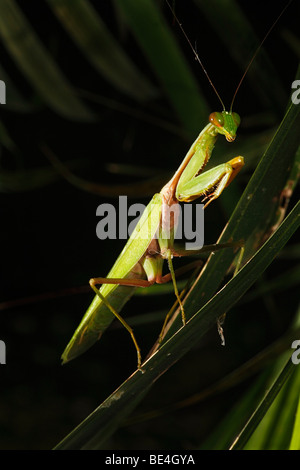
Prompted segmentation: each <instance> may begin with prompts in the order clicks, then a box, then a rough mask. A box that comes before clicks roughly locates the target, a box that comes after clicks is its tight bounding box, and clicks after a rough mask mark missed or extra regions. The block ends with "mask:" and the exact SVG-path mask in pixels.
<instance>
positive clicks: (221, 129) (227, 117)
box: [209, 111, 241, 142]
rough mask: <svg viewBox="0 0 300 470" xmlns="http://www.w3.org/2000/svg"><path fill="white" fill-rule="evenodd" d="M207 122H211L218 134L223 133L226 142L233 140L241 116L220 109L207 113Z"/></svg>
mask: <svg viewBox="0 0 300 470" xmlns="http://www.w3.org/2000/svg"><path fill="white" fill-rule="evenodd" d="M209 122H210V123H211V124H213V126H214V127H215V128H216V131H217V132H218V133H219V134H223V135H225V137H226V140H227V141H228V142H233V141H234V140H235V137H236V131H237V128H238V127H239V125H240V122H241V118H240V116H239V115H238V114H237V113H234V112H231V111H230V112H228V111H222V112H214V113H211V114H210V115H209Z"/></svg>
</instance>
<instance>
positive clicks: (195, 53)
mask: <svg viewBox="0 0 300 470" xmlns="http://www.w3.org/2000/svg"><path fill="white" fill-rule="evenodd" d="M165 1H166V3H167V5H168V7H169V8H170V10H171V12H172V14H173V15H174V18H175V21H176V22H177V24H178V26H179V27H180V29H181V31H182V33H183V35H184V37H185V39H186V40H187V42H188V44H189V46H190V48H191V49H192V51H193V53H194V55H195V58H196V60H197V62H198V63H199V64H200V65H201V68H202V70H203V72H204V73H205V75H206V77H207V79H208V81H209V83H210V85H211V86H212V88H213V90H214V92H215V94H216V95H217V97H218V98H219V101H220V103H221V104H222V106H223V111H225V106H224V103H223V101H222V99H221V97H220V95H219V93H218V91H217V89H216V87H215V85H214V84H213V82H212V80H211V78H210V76H209V75H208V73H207V71H206V69H205V67H204V65H203V63H202V61H201V59H200V57H199V55H198V53H197V51H196V50H195V48H194V47H193V45H192V43H191V41H190V38H189V37H188V35H187V34H186V32H185V30H184V28H183V26H182V24H181V23H180V21H179V19H178V18H177V16H176V14H175V12H174V10H173V8H172V7H171V5H170V3H169V0H165ZM292 1H293V0H290V1H289V2H288V3H287V4H286V6H285V7H284V8H283V10H282V12H281V13H280V15H279V16H278V17H277V19H276V20H275V21H274V23H273V24H272V26H271V27H270V28H269V30H268V32H267V33H266V35H265V37H264V38H263V40H262V41H261V43H260V45H259V46H258V48H257V49H256V51H255V52H254V54H253V56H252V58H251V60H250V62H249V63H248V65H247V67H246V69H245V72H244V73H243V75H242V78H241V79H240V81H239V83H238V86H237V87H236V90H235V92H234V95H233V98H232V101H231V105H230V112H232V107H233V103H234V101H235V98H236V95H237V92H238V91H239V89H240V87H241V84H242V83H243V81H244V78H245V76H246V75H247V73H248V70H249V69H250V67H251V65H252V63H253V61H254V59H255V57H256V56H257V54H258V52H259V51H260V49H261V47H262V45H263V44H264V42H265V41H266V39H267V37H268V36H269V34H270V33H271V31H272V30H273V28H274V27H275V26H276V24H277V22H278V21H279V20H280V18H281V16H282V15H283V13H284V12H285V10H286V9H287V8H288V7H289V5H290V4H291V3H292Z"/></svg>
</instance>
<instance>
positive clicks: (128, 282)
mask: <svg viewBox="0 0 300 470" xmlns="http://www.w3.org/2000/svg"><path fill="white" fill-rule="evenodd" d="M98 284H118V285H125V286H131V287H148V286H149V285H151V284H152V283H151V282H149V281H146V280H144V279H109V278H102V277H98V278H93V279H90V286H91V288H92V289H93V291H94V292H95V294H96V295H97V296H98V297H99V298H100V299H101V300H102V302H103V303H104V304H105V305H106V307H107V308H108V309H109V310H110V311H111V312H112V313H113V315H114V316H115V317H116V318H117V319H118V320H119V321H120V322H121V323H122V325H123V326H124V327H125V328H126V330H127V331H128V333H129V334H130V336H131V339H132V341H133V344H134V347H135V349H136V353H137V368H138V369H139V370H142V368H141V364H142V356H141V350H140V347H139V345H138V342H137V340H136V338H135V335H134V333H133V329H132V328H131V326H129V325H128V323H127V322H126V321H125V320H124V318H123V317H121V315H120V314H119V313H118V312H117V311H116V309H115V308H114V307H113V306H112V305H111V304H110V303H109V301H108V300H107V299H106V298H105V297H104V296H103V295H102V294H101V292H100V290H99V289H98V288H97V287H96V285H98Z"/></svg>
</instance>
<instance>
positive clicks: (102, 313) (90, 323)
mask: <svg viewBox="0 0 300 470" xmlns="http://www.w3.org/2000/svg"><path fill="white" fill-rule="evenodd" d="M161 206H162V199H161V195H160V194H155V195H154V196H153V198H152V199H151V201H150V202H149V204H148V206H147V207H146V208H145V210H144V212H143V214H142V217H141V218H140V220H139V222H138V223H137V225H136V227H135V229H134V231H133V233H132V235H131V237H130V238H129V240H128V241H127V243H126V245H125V247H124V248H123V250H122V252H121V254H120V255H119V257H118V258H117V260H116V262H115V264H114V265H113V267H112V269H111V270H110V272H109V273H108V276H107V277H108V278H117V279H119V278H129V277H135V278H143V277H145V273H143V272H140V273H139V274H134V273H133V269H134V267H135V266H136V264H137V263H138V262H139V260H140V259H141V258H142V256H143V255H144V254H145V252H146V250H147V248H148V246H149V243H150V242H151V240H152V239H153V238H154V235H155V232H156V231H157V228H158V226H159V223H160V218H161ZM135 289H136V287H128V286H120V285H118V284H103V285H102V287H101V289H100V292H101V294H102V295H103V296H104V297H105V298H106V299H107V301H108V302H109V303H110V305H111V306H112V307H113V308H114V309H115V310H116V311H117V312H120V311H121V309H122V308H123V306H124V304H125V303H126V302H127V301H128V300H129V299H130V297H131V296H132V295H133V293H134V291H135ZM114 318H115V317H114V315H113V313H112V312H111V311H110V310H109V308H108V307H107V306H106V305H105V303H104V302H103V301H102V300H101V299H100V297H99V296H97V295H96V296H95V298H94V300H93V301H92V303H91V305H90V306H89V308H88V309H87V311H86V313H85V315H84V317H83V318H82V320H81V322H80V324H79V326H78V328H77V329H76V331H75V333H74V335H73V337H72V339H71V341H70V342H69V344H68V346H67V347H66V349H65V351H64V352H63V354H62V361H63V364H64V363H65V362H68V361H70V360H71V359H74V358H75V357H77V356H79V355H80V354H82V353H83V352H84V351H86V350H87V349H89V348H90V347H91V346H92V345H93V344H94V343H95V342H96V341H97V340H98V339H99V338H100V336H101V334H102V333H103V332H104V331H105V330H106V328H107V327H108V326H109V325H110V324H111V322H112V321H113V319H114Z"/></svg>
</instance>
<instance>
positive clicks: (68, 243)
mask: <svg viewBox="0 0 300 470" xmlns="http://www.w3.org/2000/svg"><path fill="white" fill-rule="evenodd" d="M91 3H92V4H93V5H94V6H95V8H96V9H97V10H98V12H99V15H101V17H102V19H103V20H104V21H105V23H106V24H107V25H109V27H110V29H111V31H112V32H113V34H114V35H115V37H116V39H117V40H118V41H119V42H120V43H121V44H122V46H123V47H124V49H125V50H127V51H128V54H129V55H130V56H131V57H132V58H133V60H134V61H136V63H137V64H138V66H139V68H141V70H143V72H144V73H145V74H147V75H148V76H149V78H150V79H151V80H152V81H153V82H154V83H155V84H156V85H157V86H158V88H159V84H158V83H157V82H156V78H155V76H154V75H153V72H152V71H151V68H150V66H149V65H148V63H147V62H146V60H145V58H144V56H143V54H142V52H141V51H140V50H139V48H138V46H137V45H136V44H135V42H134V39H133V38H132V36H131V35H130V32H127V34H125V35H124V34H123V33H122V32H121V31H120V28H119V24H118V21H117V18H116V15H115V10H114V8H113V2H96V1H94V2H91ZM162 3H163V2H161V4H162ZM183 3H184V7H183ZM187 4H188V7H187ZM239 4H240V6H241V7H242V8H243V10H244V11H245V12H246V14H247V17H248V18H249V21H250V22H251V24H252V26H253V27H254V28H255V30H256V32H257V35H258V37H259V38H262V37H263V36H264V35H265V33H266V31H267V30H268V28H269V26H270V25H271V24H272V22H273V21H274V20H275V19H276V17H277V16H278V13H279V12H280V11H281V8H282V5H284V4H285V2H276V9H275V5H274V2H253V1H252V2H246V1H241V2H239ZM18 5H19V6H20V8H21V9H22V11H23V12H24V14H25V15H26V17H27V18H28V20H29V21H30V23H31V25H32V27H33V28H34V30H35V31H36V32H37V34H38V35H39V37H40V39H41V40H42V41H43V43H44V44H45V45H46V46H47V48H48V49H49V50H50V51H51V53H52V55H53V57H54V58H55V61H56V62H57V64H58V65H59V67H60V68H61V69H62V71H63V73H64V74H65V75H66V76H67V77H68V79H69V81H70V82H71V83H72V85H73V86H74V88H75V89H76V90H79V89H80V90H81V89H83V90H86V91H88V92H91V93H94V94H96V95H100V96H102V97H103V96H104V97H106V98H110V99H112V100H114V101H116V102H119V103H121V104H122V105H126V106H128V108H129V109H134V110H136V111H137V112H139V113H141V112H142V113H145V114H146V115H149V116H151V117H153V124H150V123H149V122H145V121H144V120H143V119H142V118H138V119H137V118H135V117H134V116H132V115H131V114H130V113H129V112H128V113H126V112H120V111H118V110H116V109H113V108H111V107H109V106H103V105H101V104H97V103H96V102H94V101H90V100H85V103H86V105H87V106H88V107H90V109H92V110H93V111H94V112H95V114H96V115H97V122H95V123H81V122H74V121H71V120H67V119H64V118H62V117H61V116H59V115H57V114H55V113H54V112H53V111H51V110H50V109H49V108H47V107H46V106H38V107H37V109H36V110H34V111H32V112H30V113H19V112H16V111H14V110H11V109H10V107H9V102H7V106H4V105H2V106H1V109H0V112H1V119H2V121H3V122H4V124H5V126H6V128H7V129H9V132H10V135H11V137H12V139H13V140H14V142H15V143H16V145H17V148H18V151H17V152H16V153H12V152H9V151H8V150H7V149H6V148H5V147H4V146H2V148H1V155H0V157H1V160H0V163H1V169H2V170H4V171H9V170H11V171H17V170H20V169H27V170H33V169H37V168H38V169H42V170H47V169H51V164H50V163H49V161H48V160H47V158H46V156H45V155H44V154H43V153H42V152H41V149H40V143H41V142H44V143H46V144H47V145H48V146H49V147H50V148H51V149H52V150H53V151H54V152H55V154H56V155H57V156H58V157H59V158H60V159H61V160H62V161H64V162H71V164H72V165H74V168H75V170H74V173H76V174H79V175H80V176H81V177H84V178H86V179H88V180H90V181H93V182H95V183H105V184H111V185H113V184H121V183H124V182H125V183H128V184H130V183H132V182H136V181H139V180H140V179H141V176H140V175H138V176H134V175H122V174H121V175H115V174H111V173H110V172H109V171H108V167H107V163H108V162H111V163H120V164H123V163H126V164H131V165H135V166H136V167H138V168H139V169H144V173H145V176H146V177H147V175H148V169H149V171H150V169H151V171H153V172H155V173H156V174H158V175H161V174H163V175H164V174H166V180H167V178H168V174H169V172H170V174H172V172H173V171H175V169H176V168H177V166H178V165H179V163H180V162H181V159H182V158H183V155H184V154H185V152H186V151H187V149H188V147H189V145H190V142H189V141H186V140H185V139H183V138H182V137H180V135H178V136H174V135H173V134H171V133H168V132H167V131H166V130H165V129H162V128H161V126H160V125H159V119H160V118H163V119H166V120H168V121H169V122H171V123H172V124H174V125H176V126H178V128H180V123H179V122H178V120H177V118H176V116H175V115H174V112H173V111H172V109H171V107H170V105H169V103H168V101H167V99H166V97H165V96H164V94H163V92H161V94H160V95H159V96H158V98H157V99H156V100H155V101H153V102H151V103H147V104H144V105H141V104H140V105H138V104H137V103H136V102H133V101H131V100H130V98H128V97H125V96H124V95H123V94H121V93H120V92H119V91H118V90H116V89H115V88H113V87H112V86H111V85H110V83H108V82H107V81H105V80H104V79H103V78H101V76H100V75H99V74H98V73H97V72H95V70H94V69H93V68H92V66H91V65H90V64H89V63H88V62H87V61H86V60H85V57H84V56H83V55H82V54H81V52H80V51H79V50H78V49H77V47H76V46H75V45H74V44H73V42H72V41H71V39H70V38H69V37H68V35H67V34H66V32H65V31H64V29H63V28H62V26H61V25H60V23H59V22H58V20H57V19H56V18H55V16H54V15H53V14H52V12H51V10H50V8H49V7H48V6H47V4H46V3H44V2H33V1H28V2H18ZM297 6H298V5H297V2H294V4H292V5H291V7H290V8H289V10H288V11H287V12H286V14H285V15H284V16H283V17H282V19H281V20H280V24H279V25H278V26H277V27H276V28H275V30H274V31H273V32H272V33H271V35H270V37H269V38H268V40H267V43H266V46H265V47H266V49H267V52H268V54H269V55H270V57H271V59H272V61H273V63H274V66H275V68H276V71H277V73H278V76H279V78H280V80H281V81H282V84H283V86H284V87H285V88H286V90H287V97H288V95H289V93H290V87H291V83H292V81H293V79H294V76H295V72H296V68H297V58H296V56H295V53H294V52H293V51H292V50H291V48H290V47H289V45H288V44H287V42H286V41H285V40H284V39H283V35H282V31H284V30H285V29H290V30H292V31H293V30H294V32H295V31H297V28H298V18H299V17H298V16H297V15H296V10H297ZM162 7H163V9H164V14H165V16H166V18H167V21H168V22H169V24H170V27H171V28H174V34H176V37H177V40H178V42H179V43H180V44H181V45H182V48H183V50H184V54H185V55H186V57H187V60H188V62H189V64H190V67H192V68H193V69H194V71H195V75H196V77H197V80H199V83H200V84H201V87H202V88H203V89H204V90H205V93H206V96H207V100H208V102H209V103H210V105H211V108H212V109H211V110H212V111H213V110H215V109H216V108H217V109H218V107H219V104H218V102H217V100H216V97H215V95H214V93H213V91H212V89H211V88H210V86H209V84H208V83H207V82H206V79H205V77H204V74H203V72H202V71H201V69H200V67H199V65H198V64H197V63H196V62H195V61H194V59H193V54H192V52H191V51H190V49H189V47H188V46H187V44H186V43H185V40H184V39H183V37H182V35H181V34H180V32H179V31H178V29H177V28H176V27H175V25H172V18H171V15H170V12H169V11H168V9H167V8H166V7H165V6H164V5H162ZM176 11H177V15H178V17H179V18H180V20H181V21H182V23H183V25H184V27H185V30H186V32H187V34H188V35H189V37H190V38H191V41H192V42H193V43H194V42H195V41H196V42H197V49H198V52H199V53H200V49H201V57H202V58H203V61H204V63H205V66H206V68H207V69H208V70H209V73H210V75H211V77H212V78H213V80H214V83H215V86H216V87H217V89H218V90H220V93H221V95H222V98H223V100H224V101H225V103H230V101H231V98H232V95H233V92H234V89H235V86H236V84H237V83H238V81H239V79H240V77H241V71H240V70H239V69H238V68H237V66H236V65H235V64H234V63H233V62H232V61H231V59H230V57H229V55H228V54H227V51H226V48H225V47H224V46H223V45H222V43H220V39H219V38H218V37H217V36H216V35H215V34H214V33H212V31H211V29H210V26H209V25H208V24H207V22H206V21H205V19H204V18H201V16H200V15H199V10H197V9H196V8H195V6H194V5H193V3H192V2H187V1H185V2H179V1H178V2H176ZM224 34H226V31H224ZM237 40H238V39H237ZM0 51H1V64H2V66H3V67H4V68H5V69H6V70H7V71H8V72H9V73H10V74H11V76H13V78H14V81H15V83H16V84H17V85H18V88H19V90H20V91H21V92H22V93H23V94H24V95H25V96H26V97H27V98H28V99H29V100H31V101H32V102H36V101H38V98H37V97H36V96H35V95H34V92H33V91H32V89H31V88H30V85H29V84H28V82H27V81H26V80H25V79H24V77H23V76H22V74H21V73H20V71H19V70H18V68H17V67H16V65H15V64H14V61H13V59H12V58H11V57H10V55H9V53H8V51H7V50H6V48H5V47H4V45H3V43H1V44H0ZM0 78H1V77H0ZM270 86H272V84H271V83H270ZM262 107H263V105H262V104H261V103H260V102H259V100H258V99H257V98H256V96H255V95H254V94H252V92H251V88H250V87H249V85H248V83H247V81H245V82H244V84H243V86H242V87H241V89H240V91H239V94H238V97H237V100H236V111H237V112H239V113H240V114H241V115H242V117H243V116H244V115H248V116H254V115H256V114H257V113H259V112H267V111H268V110H267V109H262ZM283 112H284V109H282V115H283ZM282 115H281V116H279V120H280V118H281V117H282ZM204 125H205V123H204V122H203V123H200V124H199V130H200V129H201V128H202V127H203V126H204ZM254 128H255V130H256V131H263V130H265V129H266V128H267V126H265V125H263V124H260V123H259V124H257V125H256V126H254ZM252 131H253V128H252V129H250V130H249V128H247V126H245V127H243V126H241V129H240V134H241V139H243V136H244V137H247V135H248V133H249V132H252ZM234 145H235V144H234ZM230 151H231V152H232V155H233V156H234V155H236V154H237V153H238V150H235V149H234V147H233V148H232V149H230ZM246 179H247V172H245V174H243V175H242V177H241V183H240V187H241V189H243V186H244V185H245V184H246ZM33 185H34V184H33V182H32V184H31V183H30V182H28V190H26V191H24V190H23V191H19V190H18V191H12V190H4V191H3V192H2V193H1V203H0V211H1V247H2V249H1V264H0V266H1V291H0V295H1V298H0V302H6V301H12V300H16V299H23V298H28V297H34V299H33V300H32V301H30V302H25V301H24V302H23V301H20V305H18V306H14V307H13V306H10V308H6V309H4V308H3V306H2V310H1V311H0V315H1V316H0V339H2V340H3V341H5V343H6V347H7V364H6V365H5V366H4V365H1V368H0V384H1V385H0V448H1V449H49V448H52V447H53V446H54V445H55V444H57V443H58V442H59V440H60V439H62V438H63V437H64V436H65V435H66V434H67V433H68V432H70V431H71V430H72V429H73V428H74V426H75V425H77V424H78V423H79V422H80V421H81V420H82V419H84V418H85V417H86V416H87V414H88V413H90V412H91V411H92V410H93V409H94V408H95V407H96V406H97V405H99V404H100V403H101V402H102V401H103V400H104V399H105V398H106V397H107V396H108V395H109V394H110V393H111V392H112V391H113V390H114V389H115V388H116V387H117V386H118V385H119V384H120V383H121V382H122V381H123V380H125V379H126V377H127V376H128V375H129V374H130V373H131V372H133V370H134V368H135V364H136V355H135V350H134V348H133V346H132V344H131V340H130V338H129V335H128V334H127V333H126V331H125V330H124V329H123V328H121V327H120V326H119V324H118V323H117V322H115V324H114V325H113V326H112V327H111V328H110V330H109V331H108V332H107V333H106V334H105V335H104V336H103V338H102V339H101V342H99V344H97V345H95V346H94V347H93V348H92V349H91V350H90V351H88V352H87V353H86V354H84V355H83V356H82V357H80V358H78V359H77V360H76V361H73V362H72V363H70V364H68V365H66V366H63V367H62V366H61V365H60V355H61V353H62V351H63V350H64V348H65V346H66V344H67V343H68V341H69V339H70V338H71V335H72V334H73V332H74V330H75V328H76V327H77V325H78V323H79V321H80V319H81V317H82V315H83V313H84V311H85V309H86V308H87V306H88V305H89V302H90V301H91V299H92V298H93V294H92V293H90V292H89V291H88V290H87V293H76V294H74V295H68V296H59V295H58V294H59V291H60V290H61V289H68V288H77V287H81V286H86V285H87V284H88V280H89V278H90V277H92V276H97V275H98V276H101V275H102V276H104V275H105V274H106V273H107V272H108V270H109V269H110V267H111V265H112V264H113V262H114V260H115V259H116V257H117V255H118V254H119V252H120V250H121V249H122V246H123V244H124V242H122V241H118V240H115V241H109V240H106V241H99V240H98V239H97V237H96V232H95V229H96V224H97V218H96V208H97V206H98V205H99V204H101V203H103V202H108V203H109V202H110V203H114V204H115V201H116V200H115V199H112V198H104V197H100V196H96V195H94V194H90V193H88V192H86V191H82V190H80V189H79V188H76V187H74V186H72V185H70V184H69V183H68V182H66V181H65V180H64V179H62V178H61V177H60V176H57V178H55V181H54V182H52V183H51V184H42V183H41V184H39V185H38V187H36V188H33ZM159 189H160V188H159V187H154V188H153V192H155V191H157V190H159ZM116 194H117V195H118V192H117V193H116ZM142 194H143V191H142V190H141V194H137V197H136V198H132V199H131V200H130V202H132V203H134V202H142V203H144V204H146V203H147V202H148V200H149V197H145V198H143V197H142ZM226 220H227V215H226V214H225V213H224V211H223V210H222V209H221V206H220V205H219V203H218V202H216V203H215V204H214V205H213V206H210V207H209V209H208V210H207V212H206V214H205V241H206V243H213V242H215V241H216V239H217V237H218V235H219V233H220V231H221V230H222V228H223V226H224V224H225V223H226ZM295 241H296V238H295V239H294V240H292V242H291V243H294V242H295ZM291 262H292V260H289V261H284V260H282V261H280V260H279V261H276V263H275V266H273V265H272V266H271V268H270V270H269V271H268V272H267V273H266V277H267V278H272V276H275V275H276V273H280V272H282V271H283V270H284V269H286V268H287V267H288V266H289V265H290V263H291ZM274 270H275V271H274ZM49 292H50V293H53V298H52V299H49V298H48V299H46V298H44V299H43V300H41V299H40V300H39V299H38V296H39V295H41V296H42V297H43V296H44V294H45V293H49ZM172 300H173V296H172V294H171V295H170V296H168V295H167V296H158V297H150V298H149V299H148V298H147V301H146V302H145V299H144V298H143V297H139V298H134V299H132V301H131V302H130V303H129V304H128V305H127V306H126V308H125V309H124V315H125V316H126V317H127V318H129V317H130V316H135V315H139V314H141V313H142V312H145V304H146V312H152V311H154V310H157V309H158V310H163V309H165V310H166V311H167V309H168V307H169V306H170V305H171V302H172ZM298 300H299V296H298V293H297V290H296V289H290V290H288V291H285V292H284V294H280V293H279V294H277V295H273V296H269V297H265V298H260V299H259V301H256V302H251V303H248V304H247V305H242V306H240V307H239V306H237V307H236V309H235V310H234V311H233V312H232V314H231V315H230V316H229V317H228V321H227V324H226V341H227V346H226V348H222V347H221V346H220V340H219V338H218V334H217V331H211V333H210V334H209V335H207V337H206V338H205V341H204V342H202V344H200V345H199V348H197V349H195V350H193V351H191V352H190V353H189V354H188V356H186V357H185V358H184V359H183V360H182V361H181V362H180V363H179V364H177V365H176V366H174V367H173V368H172V369H171V370H170V371H169V372H168V373H167V374H166V375H165V376H163V377H161V379H160V380H159V381H158V382H157V383H156V385H155V387H154V388H153V389H152V391H151V392H150V394H149V395H148V396H147V397H146V400H145V402H144V403H142V404H141V406H140V409H139V410H138V411H139V412H142V411H146V410H148V409H149V410H151V409H156V408H159V407H161V406H163V405H165V404H169V403H173V402H176V401H177V400H179V399H182V398H185V397H188V396H189V395H192V394H193V393H196V392H197V391H199V390H201V389H202V388H204V387H206V386H207V385H209V384H210V383H213V382H214V381H215V380H217V379H218V378H219V377H221V376H223V375H225V374H226V372H229V371H231V370H233V369H234V368H236V367H237V366H238V365H240V364H242V363H243V362H244V361H245V360H247V359H248V358H250V357H252V356H253V355H254V354H255V353H256V352H258V351H259V350H260V349H262V348H263V347H264V346H266V345H267V344H269V343H270V342H271V341H272V340H274V339H275V338H277V337H278V336H280V335H281V334H282V333H283V332H284V331H285V329H286V328H287V326H288V325H289V322H290V319H291V317H292V315H293V313H294V311H295V308H296V306H297V301H298ZM0 307H1V305H0ZM160 326H161V323H160V321H158V322H152V323H146V324H144V325H141V326H136V327H135V333H136V336H137V337H138V339H139V342H140V344H141V346H142V351H143V353H144V354H145V353H146V352H147V351H148V350H149V348H150V347H151V345H152V344H153V342H154V341H155V339H156V337H157V334H158V332H159V330H160ZM203 358H205V360H203ZM247 386H248V382H246V383H243V384H242V385H240V386H239V387H236V388H235V389H234V390H231V391H230V392H226V393H224V394H223V395H222V396H221V397H214V398H210V399H209V400H207V401H206V402H205V403H200V404H198V405H195V406H193V407H189V408H186V409H185V410H181V411H177V412H173V413H169V414H167V415H165V416H163V417H162V418H158V419H156V420H150V421H146V422H143V423H141V424H139V425H136V426H131V427H124V428H122V429H121V430H120V431H119V432H118V433H117V434H116V435H115V437H113V438H112V439H111V440H110V441H109V443H108V447H111V448H116V449H128V448H131V449H135V448H145V449H146V448H149V449H155V448H161V449H167V448H173V449H174V448H190V447H192V446H196V445H197V443H199V442H200V441H201V439H202V438H203V437H204V436H206V434H207V433H208V432H209V431H210V430H211V429H213V426H214V424H215V423H216V422H217V421H218V419H219V418H220V417H221V416H222V415H223V414H224V412H225V410H226V408H227V409H228V408H229V407H230V405H231V404H233V403H234V401H235V399H236V398H237V397H239V396H240V395H241V393H242V391H243V390H244V389H246V388H247ZM199 417H201V426H199Z"/></svg>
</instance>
